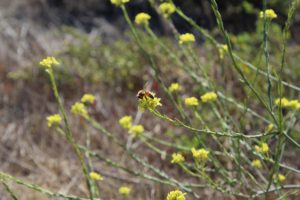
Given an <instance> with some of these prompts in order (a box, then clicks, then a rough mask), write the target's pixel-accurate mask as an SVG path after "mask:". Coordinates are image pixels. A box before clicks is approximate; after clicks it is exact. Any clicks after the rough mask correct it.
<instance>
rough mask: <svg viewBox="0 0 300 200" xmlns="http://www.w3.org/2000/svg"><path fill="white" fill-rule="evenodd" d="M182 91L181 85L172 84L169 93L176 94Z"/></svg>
mask: <svg viewBox="0 0 300 200" xmlns="http://www.w3.org/2000/svg"><path fill="white" fill-rule="evenodd" d="M181 89H182V87H181V85H179V84H178V83H172V84H171V85H170V87H169V89H168V90H169V92H170V93H172V92H175V91H180V90H181Z"/></svg>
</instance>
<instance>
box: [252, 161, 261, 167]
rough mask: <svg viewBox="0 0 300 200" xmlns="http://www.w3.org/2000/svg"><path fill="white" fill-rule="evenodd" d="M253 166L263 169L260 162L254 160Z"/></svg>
mask: <svg viewBox="0 0 300 200" xmlns="http://www.w3.org/2000/svg"><path fill="white" fill-rule="evenodd" d="M252 165H253V166H254V167H257V168H262V165H261V162H260V160H253V161H252Z"/></svg>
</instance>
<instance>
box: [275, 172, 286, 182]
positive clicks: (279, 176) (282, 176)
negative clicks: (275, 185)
mask: <svg viewBox="0 0 300 200" xmlns="http://www.w3.org/2000/svg"><path fill="white" fill-rule="evenodd" d="M275 178H276V174H274V175H273V179H275ZM285 179H286V177H285V176H284V175H282V174H280V173H279V174H278V181H279V182H283V181H285Z"/></svg>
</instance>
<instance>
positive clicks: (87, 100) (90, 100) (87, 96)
mask: <svg viewBox="0 0 300 200" xmlns="http://www.w3.org/2000/svg"><path fill="white" fill-rule="evenodd" d="M95 99H96V97H95V96H94V95H92V94H85V95H83V97H82V98H81V102H82V103H85V104H92V103H94V101H95Z"/></svg>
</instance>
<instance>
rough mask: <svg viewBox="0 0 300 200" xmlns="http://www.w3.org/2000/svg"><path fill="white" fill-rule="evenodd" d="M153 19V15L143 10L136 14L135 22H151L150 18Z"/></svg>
mask: <svg viewBox="0 0 300 200" xmlns="http://www.w3.org/2000/svg"><path fill="white" fill-rule="evenodd" d="M150 19H151V16H150V15H148V14H147V13H144V12H141V13H139V14H137V15H136V16H135V20H134V21H135V23H137V24H145V25H148V24H149V20H150Z"/></svg>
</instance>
